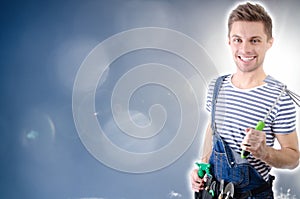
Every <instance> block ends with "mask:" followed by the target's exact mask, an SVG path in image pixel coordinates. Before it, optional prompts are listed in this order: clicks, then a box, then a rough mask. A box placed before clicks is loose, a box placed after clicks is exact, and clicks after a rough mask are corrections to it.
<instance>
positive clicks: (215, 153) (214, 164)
mask: <svg viewBox="0 0 300 199" xmlns="http://www.w3.org/2000/svg"><path fill="white" fill-rule="evenodd" d="M225 77H226V76H222V77H219V78H218V79H217V82H216V85H215V88H214V92H213V100H212V109H211V118H212V120H211V128H212V132H213V150H212V154H211V157H210V160H209V163H210V164H211V171H212V173H213V176H214V178H215V179H216V180H217V181H219V182H220V181H221V180H222V179H223V180H224V181H225V182H233V183H234V185H235V196H234V198H238V199H241V198H248V199H273V198H274V197H273V191H272V181H273V179H274V177H273V176H271V175H270V177H269V182H266V181H265V180H264V179H263V178H262V177H261V175H260V174H259V173H258V172H257V171H256V169H254V168H253V167H252V166H251V165H250V164H249V163H248V161H247V160H246V159H242V158H241V157H240V154H239V153H237V152H235V151H234V150H232V149H231V148H230V147H229V146H228V144H227V143H226V142H225V141H224V140H223V139H222V138H221V137H220V135H219V134H218V133H217V130H216V125H215V108H216V107H215V106H216V102H217V100H216V99H217V95H218V92H219V90H220V87H221V84H222V81H223V79H224V78H225Z"/></svg>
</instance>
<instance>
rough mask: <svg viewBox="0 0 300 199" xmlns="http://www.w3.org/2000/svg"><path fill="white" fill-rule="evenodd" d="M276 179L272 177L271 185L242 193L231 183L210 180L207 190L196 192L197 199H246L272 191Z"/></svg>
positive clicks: (206, 186) (267, 184)
mask: <svg viewBox="0 0 300 199" xmlns="http://www.w3.org/2000/svg"><path fill="white" fill-rule="evenodd" d="M274 179H275V177H274V176H271V175H270V179H269V183H266V184H264V185H262V186H260V187H258V188H255V189H252V190H249V191H246V192H241V193H240V192H237V190H236V188H235V186H234V184H233V183H231V182H230V183H224V181H221V182H218V181H216V180H213V179H208V181H207V183H206V185H205V189H204V190H202V191H199V192H195V199H246V198H248V197H251V196H255V195H257V194H260V193H262V192H264V191H267V190H269V189H272V184H273V180H274Z"/></svg>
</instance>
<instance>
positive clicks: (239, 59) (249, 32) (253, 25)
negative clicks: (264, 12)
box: [229, 21, 273, 72]
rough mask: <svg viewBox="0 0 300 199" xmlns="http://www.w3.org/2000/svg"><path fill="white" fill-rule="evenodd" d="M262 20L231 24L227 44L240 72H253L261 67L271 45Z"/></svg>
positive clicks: (271, 40)
mask: <svg viewBox="0 0 300 199" xmlns="http://www.w3.org/2000/svg"><path fill="white" fill-rule="evenodd" d="M272 43H273V38H271V39H269V40H268V39H267V35H266V33H265V30H264V25H263V23H262V22H248V21H237V22H234V23H233V24H232V27H231V31H230V34H229V45H230V47H231V50H232V55H233V59H234V62H235V63H236V65H237V69H238V70H239V71H240V72H253V71H256V70H257V69H258V68H260V67H262V65H263V61H264V58H265V54H266V52H267V50H268V49H269V48H270V47H271V46H272Z"/></svg>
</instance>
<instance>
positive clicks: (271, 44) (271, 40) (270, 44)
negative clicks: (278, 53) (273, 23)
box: [267, 37, 274, 49]
mask: <svg viewBox="0 0 300 199" xmlns="http://www.w3.org/2000/svg"><path fill="white" fill-rule="evenodd" d="M267 43H268V49H270V48H271V47H272V46H273V43H274V38H273V37H272V38H270V39H269V40H268V41H267Z"/></svg>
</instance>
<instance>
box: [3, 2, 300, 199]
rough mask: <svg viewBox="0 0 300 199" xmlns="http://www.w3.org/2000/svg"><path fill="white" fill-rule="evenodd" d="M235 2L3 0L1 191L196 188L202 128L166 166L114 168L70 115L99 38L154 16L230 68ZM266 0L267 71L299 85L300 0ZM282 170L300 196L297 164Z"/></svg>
mask: <svg viewBox="0 0 300 199" xmlns="http://www.w3.org/2000/svg"><path fill="white" fill-rule="evenodd" d="M237 2H238V1H230V0H224V1H218V0H213V1H182V0H172V1H171V0H169V1H167V0H156V1H155V0H123V1H122V0H112V1H101V0H98V1H96V0H87V1H83V0H82V1H78V0H72V1H69V0H68V1H26V2H24V1H2V2H1V8H0V9H1V10H0V11H1V12H0V15H1V17H0V23H1V31H0V35H1V36H0V40H1V41H0V43H1V53H0V66H1V68H0V92H1V98H0V110H1V111H0V131H1V138H2V139H0V159H1V164H0V166H1V167H0V168H1V170H0V198H43V199H47V198H49V199H50V198H64V199H75V198H76V199H77V198H105V199H106V198H107V199H121V198H126V199H128V198H129V199H135V198H136V199H137V198H139V199H140V198H145V199H148V198H149V199H153V198H159V199H160V198H175V197H178V198H179V197H181V198H191V195H192V193H191V191H190V187H189V184H188V173H189V170H190V169H191V168H192V167H193V166H192V164H193V162H194V161H195V160H196V159H197V157H198V154H199V146H200V144H201V141H200V139H201V137H202V132H199V134H198V135H197V137H196V139H195V142H194V143H193V144H192V146H191V147H190V148H189V150H188V151H186V153H185V154H184V155H183V156H182V157H181V158H180V159H179V160H177V161H176V162H175V163H174V164H172V165H170V166H168V167H166V168H164V169H161V170H159V171H155V172H151V173H145V174H130V173H123V172H119V171H116V170H113V169H110V168H108V167H106V166H104V165H103V164H101V163H100V162H99V161H97V160H96V159H94V158H93V157H92V156H91V155H90V154H89V153H88V151H87V150H86V149H85V148H84V146H83V145H82V143H81V141H80V139H79V136H78V134H77V131H76V129H75V125H74V121H73V117H72V87H73V82H74V80H75V77H76V72H77V70H78V69H79V67H80V65H81V63H82V61H83V60H84V58H85V57H86V56H87V55H88V53H89V52H90V51H91V50H92V49H93V48H94V47H95V46H96V45H97V44H99V43H100V42H101V41H103V40H104V39H107V38H108V37H110V36H112V35H114V34H116V33H119V32H121V31H125V30H128V29H131V28H138V27H147V26H155V27H164V28H170V29H174V30H177V31H180V32H183V33H184V34H187V35H188V36H190V37H191V38H193V39H195V40H196V41H197V42H199V43H200V44H201V45H202V46H203V47H204V48H205V49H206V51H207V53H208V54H209V56H210V57H211V58H212V60H213V61H214V63H215V65H216V68H217V70H218V72H219V73H220V74H222V73H230V72H232V71H234V64H233V62H232V60H231V55H230V51H229V48H228V46H227V43H226V34H227V32H226V31H227V30H226V18H227V14H228V12H229V10H230V9H231V8H232V7H233V6H234V5H235V4H236V3H237ZM262 2H263V3H264V5H266V6H267V8H268V10H270V11H271V15H272V16H273V18H274V22H275V24H274V26H275V29H274V37H275V44H274V46H273V49H271V50H270V52H269V54H268V57H267V60H266V66H265V68H266V71H267V72H268V73H269V74H271V75H273V76H275V77H277V78H278V79H280V80H282V81H284V82H285V83H286V84H288V86H289V87H290V88H291V89H292V90H294V91H295V92H297V93H300V89H299V83H300V80H299V73H300V69H299V62H298V60H297V58H298V56H299V55H298V54H297V53H296V52H297V51H298V50H299V49H300V48H299V47H300V46H299V45H300V42H299V35H300V29H299V19H300V12H299V10H300V1H296V0H288V1H279V0H274V1H262ZM145 61H147V59H145ZM203 70H205V69H203ZM120 72H121V71H117V70H115V71H114V73H113V74H112V75H115V76H118V75H120V74H119V73H120ZM106 81H110V79H109V78H108V80H106ZM108 84H109V82H108ZM107 88H109V87H107ZM104 93H105V91H104ZM103 117H104V119H105V115H103ZM202 124H203V125H204V124H205V121H203V122H202ZM297 125H298V127H299V114H298V123H297ZM202 129H204V127H203V128H202ZM298 131H299V128H298ZM119 141H120V140H119ZM274 173H276V175H277V176H278V177H277V182H276V184H275V186H276V192H277V195H279V194H280V193H279V192H280V191H281V189H280V188H282V191H283V192H286V191H287V190H288V189H290V193H291V195H296V196H297V197H300V191H299V184H298V180H297V179H299V177H300V171H299V169H297V170H295V171H292V172H290V171H278V170H274ZM174 193H178V194H177V195H176V194H174Z"/></svg>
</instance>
